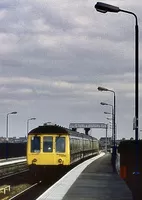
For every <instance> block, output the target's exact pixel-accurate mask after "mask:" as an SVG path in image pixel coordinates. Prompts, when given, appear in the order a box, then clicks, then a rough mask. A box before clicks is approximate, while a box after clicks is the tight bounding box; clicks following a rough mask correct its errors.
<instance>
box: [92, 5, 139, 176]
mask: <svg viewBox="0 0 142 200" xmlns="http://www.w3.org/2000/svg"><path fill="white" fill-rule="evenodd" d="M95 8H96V10H97V11H99V12H102V13H106V12H115V13H118V12H124V13H127V14H131V15H133V16H134V18H135V118H134V119H135V127H134V129H135V141H136V169H135V172H134V174H139V170H138V153H139V152H138V151H139V149H138V148H139V147H138V132H139V27H138V18H137V15H136V14H135V13H133V12H131V11H127V10H122V9H120V8H119V7H116V6H113V5H109V4H106V3H102V2H97V4H96V5H95Z"/></svg>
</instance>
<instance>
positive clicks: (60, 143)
mask: <svg viewBox="0 0 142 200" xmlns="http://www.w3.org/2000/svg"><path fill="white" fill-rule="evenodd" d="M56 152H61V153H63V152H65V137H56Z"/></svg>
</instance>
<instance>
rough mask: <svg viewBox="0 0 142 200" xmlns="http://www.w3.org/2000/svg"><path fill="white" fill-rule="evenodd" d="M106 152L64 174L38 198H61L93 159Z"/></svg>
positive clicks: (41, 199)
mask: <svg viewBox="0 0 142 200" xmlns="http://www.w3.org/2000/svg"><path fill="white" fill-rule="evenodd" d="M104 155H105V153H100V155H98V156H95V157H93V158H91V159H89V160H87V161H85V162H83V163H81V164H79V165H78V166H76V167H75V168H73V169H72V170H71V171H69V172H68V173H67V174H66V175H65V176H63V177H62V178H61V179H60V180H59V181H57V182H56V183H55V184H54V185H52V186H51V187H50V188H49V189H48V190H46V191H45V192H44V193H43V194H42V195H41V196H39V197H38V198H37V200H61V199H63V197H64V196H65V194H66V193H67V191H68V190H69V188H70V187H71V186H72V184H73V183H74V182H75V181H76V179H77V178H78V176H79V175H80V174H81V172H82V171H83V170H84V169H85V168H86V167H87V166H88V165H89V164H91V163H92V162H93V161H95V160H97V159H98V158H100V157H102V156H104Z"/></svg>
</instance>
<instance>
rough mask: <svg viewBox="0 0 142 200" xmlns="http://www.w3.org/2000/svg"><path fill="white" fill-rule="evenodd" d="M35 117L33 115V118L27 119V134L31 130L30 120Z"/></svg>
mask: <svg viewBox="0 0 142 200" xmlns="http://www.w3.org/2000/svg"><path fill="white" fill-rule="evenodd" d="M35 119H36V118H35V117H32V118H30V119H28V120H27V135H28V132H29V121H30V120H35Z"/></svg>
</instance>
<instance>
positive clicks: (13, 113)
mask: <svg viewBox="0 0 142 200" xmlns="http://www.w3.org/2000/svg"><path fill="white" fill-rule="evenodd" d="M15 114H17V112H11V113H7V116H6V141H7V142H8V117H9V115H15Z"/></svg>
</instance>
